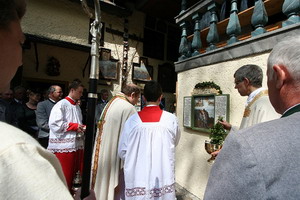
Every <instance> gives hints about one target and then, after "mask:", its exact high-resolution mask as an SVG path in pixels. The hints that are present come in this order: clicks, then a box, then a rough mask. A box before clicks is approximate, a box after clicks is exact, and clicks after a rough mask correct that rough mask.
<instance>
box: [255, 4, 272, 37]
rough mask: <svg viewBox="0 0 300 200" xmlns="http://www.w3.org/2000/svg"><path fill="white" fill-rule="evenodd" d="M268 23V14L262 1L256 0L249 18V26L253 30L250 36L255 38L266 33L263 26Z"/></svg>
mask: <svg viewBox="0 0 300 200" xmlns="http://www.w3.org/2000/svg"><path fill="white" fill-rule="evenodd" d="M267 23H268V14H267V11H266V9H265V5H264V2H263V1H262V0H256V1H255V5H254V10H253V14H252V18H251V24H252V25H253V26H254V28H255V30H254V31H252V32H251V36H252V37H254V36H257V35H260V34H263V33H265V32H266V29H265V28H264V26H265V25H266V24H267Z"/></svg>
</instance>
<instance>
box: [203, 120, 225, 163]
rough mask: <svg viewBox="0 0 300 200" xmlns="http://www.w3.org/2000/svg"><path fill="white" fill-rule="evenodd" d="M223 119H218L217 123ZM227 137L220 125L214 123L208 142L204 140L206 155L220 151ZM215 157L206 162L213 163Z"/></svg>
mask: <svg viewBox="0 0 300 200" xmlns="http://www.w3.org/2000/svg"><path fill="white" fill-rule="evenodd" d="M222 120H223V117H220V116H219V117H218V121H222ZM226 136H227V132H226V130H225V129H224V128H223V126H222V124H220V123H219V122H218V123H216V124H215V125H214V126H213V128H211V129H210V135H209V138H210V141H208V140H205V150H206V152H207V153H209V154H211V153H212V152H214V151H217V150H220V149H221V148H222V145H223V142H224V140H225V138H226ZM215 158H216V156H214V155H212V156H211V158H209V159H208V160H207V162H213V161H214V160H215Z"/></svg>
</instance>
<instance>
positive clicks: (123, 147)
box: [118, 120, 130, 160]
mask: <svg viewBox="0 0 300 200" xmlns="http://www.w3.org/2000/svg"><path fill="white" fill-rule="evenodd" d="M129 132H130V126H129V120H127V121H126V122H125V124H124V128H123V130H122V132H121V137H120V141H119V146H118V155H119V157H120V158H121V159H122V160H125V157H126V152H127V141H128V134H129Z"/></svg>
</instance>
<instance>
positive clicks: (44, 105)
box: [35, 85, 63, 148]
mask: <svg viewBox="0 0 300 200" xmlns="http://www.w3.org/2000/svg"><path fill="white" fill-rule="evenodd" d="M48 93H49V95H48V96H49V99H47V100H45V101H42V102H40V103H38V105H37V109H36V111H35V112H36V123H37V125H38V127H39V134H38V140H39V143H40V144H41V145H42V146H43V147H44V148H47V147H48V141H49V131H50V129H49V125H48V121H49V117H50V112H51V110H52V108H53V106H54V104H55V103H56V102H58V101H59V100H60V99H61V97H62V95H63V92H62V89H61V87H60V86H58V85H52V86H50V87H49V89H48Z"/></svg>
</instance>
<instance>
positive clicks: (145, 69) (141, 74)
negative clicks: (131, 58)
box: [132, 57, 153, 81]
mask: <svg viewBox="0 0 300 200" xmlns="http://www.w3.org/2000/svg"><path fill="white" fill-rule="evenodd" d="M151 75H152V76H153V67H152V66H149V65H148V58H145V57H140V62H139V63H132V80H135V81H150V80H152V76H151Z"/></svg>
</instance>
